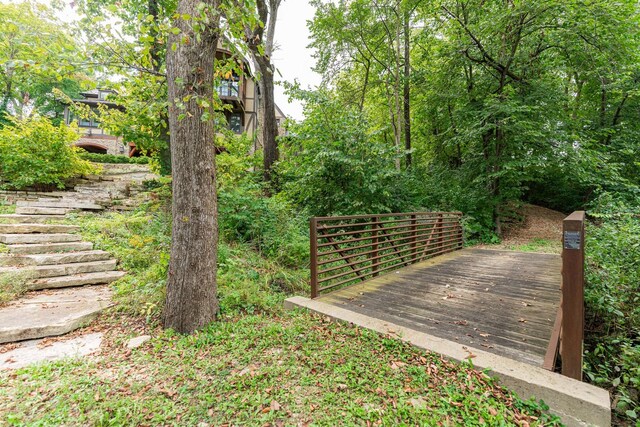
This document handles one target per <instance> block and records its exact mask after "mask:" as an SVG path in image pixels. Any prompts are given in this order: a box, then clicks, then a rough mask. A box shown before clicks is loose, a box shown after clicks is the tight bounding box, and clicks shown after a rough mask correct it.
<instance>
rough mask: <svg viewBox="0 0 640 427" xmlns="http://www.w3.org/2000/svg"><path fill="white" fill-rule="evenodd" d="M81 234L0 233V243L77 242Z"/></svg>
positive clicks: (80, 238)
mask: <svg viewBox="0 0 640 427" xmlns="http://www.w3.org/2000/svg"><path fill="white" fill-rule="evenodd" d="M81 240H82V237H81V236H78V235H77V234H66V233H65V234H0V243H5V244H12V243H14V244H21V243H22V244H24V243H63V242H79V241H81Z"/></svg>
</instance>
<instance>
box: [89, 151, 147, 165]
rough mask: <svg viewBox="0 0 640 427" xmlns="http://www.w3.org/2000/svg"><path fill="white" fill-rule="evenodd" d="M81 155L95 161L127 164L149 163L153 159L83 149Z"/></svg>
mask: <svg viewBox="0 0 640 427" xmlns="http://www.w3.org/2000/svg"><path fill="white" fill-rule="evenodd" d="M80 157H81V158H83V159H85V160H89V161H90V162H94V163H125V164H137V165H146V164H149V161H150V160H151V158H150V157H146V156H143V157H128V156H117V155H113V154H98V153H89V152H87V151H81V152H80Z"/></svg>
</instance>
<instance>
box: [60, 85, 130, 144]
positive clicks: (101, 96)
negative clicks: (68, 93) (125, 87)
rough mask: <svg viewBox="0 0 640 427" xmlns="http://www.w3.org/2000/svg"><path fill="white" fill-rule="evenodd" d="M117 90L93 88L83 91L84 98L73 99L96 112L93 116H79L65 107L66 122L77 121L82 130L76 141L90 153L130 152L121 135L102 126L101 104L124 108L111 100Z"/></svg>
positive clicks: (107, 106) (108, 106)
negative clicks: (113, 133) (111, 132)
mask: <svg viewBox="0 0 640 427" xmlns="http://www.w3.org/2000/svg"><path fill="white" fill-rule="evenodd" d="M115 94H116V91H114V90H111V89H101V88H98V89H92V90H88V91H85V92H81V93H80V95H81V96H82V98H80V99H74V100H73V101H74V102H76V103H78V104H82V105H86V106H87V107H89V108H90V109H91V111H92V112H93V113H94V114H93V115H92V117H91V118H84V117H77V116H76V115H75V114H74V113H73V111H72V110H71V109H70V108H69V106H68V105H67V106H66V107H65V109H64V121H65V123H66V124H70V123H73V122H76V123H77V124H78V127H79V128H80V131H81V135H82V136H81V137H80V139H79V140H78V141H76V142H75V143H74V145H75V146H77V147H80V148H82V149H84V150H86V151H88V152H90V153H100V154H129V149H128V147H127V145H126V144H125V143H124V142H123V141H122V138H121V137H118V136H113V135H109V134H108V133H107V132H106V131H105V130H104V129H102V128H101V126H100V110H99V108H98V107H99V106H104V107H106V108H116V109H119V110H123V109H124V108H123V107H122V106H120V105H118V104H116V103H115V102H112V101H110V100H109V99H108V98H109V96H110V95H115Z"/></svg>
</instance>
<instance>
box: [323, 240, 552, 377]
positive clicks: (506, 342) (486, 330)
mask: <svg viewBox="0 0 640 427" xmlns="http://www.w3.org/2000/svg"><path fill="white" fill-rule="evenodd" d="M560 270H561V258H560V256H559V255H554V254H540V253H524V252H512V251H499V250H487V249H464V250H460V251H455V252H452V253H450V254H446V255H443V256H439V257H436V258H433V259H431V260H428V261H424V262H421V263H418V264H414V265H411V266H409V267H405V268H402V269H400V270H397V271H393V272H392V273H389V274H386V275H384V276H379V277H376V278H373V279H370V280H368V281H366V282H362V283H361V284H355V285H351V286H349V287H346V288H343V289H340V290H337V291H334V292H331V293H329V294H326V295H323V296H321V297H320V298H318V299H319V300H320V301H323V302H325V303H329V304H333V305H337V306H340V307H343V308H346V309H348V310H351V311H354V312H358V313H361V314H365V315H368V316H372V317H375V318H378V319H381V320H384V321H388V322H391V323H395V324H398V325H401V326H405V327H408V328H411V329H415V330H419V331H422V332H426V333H429V334H431V335H434V336H438V337H441V338H445V339H448V340H452V341H456V342H459V343H461V344H464V345H469V347H474V348H479V349H482V350H485V351H488V352H492V353H495V354H499V355H501V356H505V357H509V358H511V359H515V360H519V361H521V362H526V363H529V364H532V365H536V366H542V364H543V359H544V356H545V352H546V350H547V345H548V344H549V339H550V338H551V333H552V329H553V324H554V320H555V317H556V311H557V309H558V306H559V304H560V294H561V292H560V284H561V271H560Z"/></svg>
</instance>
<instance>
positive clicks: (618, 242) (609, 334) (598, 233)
mask: <svg viewBox="0 0 640 427" xmlns="http://www.w3.org/2000/svg"><path fill="white" fill-rule="evenodd" d="M605 199H606V200H605ZM638 212H640V206H638V205H637V204H636V205H633V207H631V206H627V205H625V204H624V203H619V202H617V203H616V202H614V201H613V200H612V199H611V198H609V197H603V200H602V203H601V204H599V205H597V206H595V208H594V210H593V211H591V215H593V216H594V217H595V222H594V223H593V224H592V225H591V226H590V227H589V229H588V230H587V236H588V241H587V246H586V249H587V253H586V259H587V287H586V290H585V301H586V316H587V322H586V323H587V327H586V341H585V363H586V365H585V366H586V375H587V377H588V379H589V380H590V381H591V382H593V383H595V384H597V385H599V386H602V387H606V388H610V389H611V390H612V392H613V393H612V394H613V396H614V402H613V403H614V408H615V409H616V410H617V412H618V414H619V415H623V416H626V417H628V418H631V419H633V420H639V419H640V216H639V215H638Z"/></svg>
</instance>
